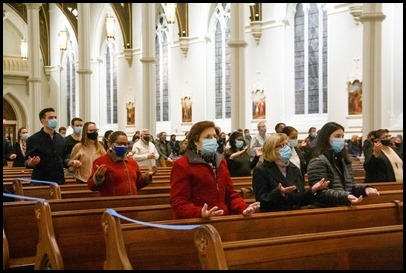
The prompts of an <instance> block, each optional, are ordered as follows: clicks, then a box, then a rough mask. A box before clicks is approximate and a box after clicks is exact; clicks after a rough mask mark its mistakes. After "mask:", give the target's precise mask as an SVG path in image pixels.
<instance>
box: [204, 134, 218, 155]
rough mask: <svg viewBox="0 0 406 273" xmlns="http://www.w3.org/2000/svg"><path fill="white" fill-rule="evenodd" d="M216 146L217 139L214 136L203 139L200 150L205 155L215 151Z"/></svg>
mask: <svg viewBox="0 0 406 273" xmlns="http://www.w3.org/2000/svg"><path fill="white" fill-rule="evenodd" d="M218 146H219V145H218V143H217V139H215V138H211V139H205V140H203V145H202V151H201V152H202V153H203V154H205V155H211V154H214V153H215V152H216V151H217V148H218Z"/></svg>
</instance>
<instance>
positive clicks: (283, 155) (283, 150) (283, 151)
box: [279, 145, 292, 162]
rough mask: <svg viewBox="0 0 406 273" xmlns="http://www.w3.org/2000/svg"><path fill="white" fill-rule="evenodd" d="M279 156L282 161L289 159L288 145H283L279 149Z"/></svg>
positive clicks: (290, 155) (289, 150)
mask: <svg viewBox="0 0 406 273" xmlns="http://www.w3.org/2000/svg"><path fill="white" fill-rule="evenodd" d="M279 157H280V159H281V160H282V161H285V162H286V161H289V159H290V158H291V157H292V149H291V148H290V147H289V146H288V145H285V146H284V147H283V148H281V149H280V150H279Z"/></svg>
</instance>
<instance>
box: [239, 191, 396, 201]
mask: <svg viewBox="0 0 406 273" xmlns="http://www.w3.org/2000/svg"><path fill="white" fill-rule="evenodd" d="M250 195H252V192H250V190H249V189H248V191H247V193H246V198H245V199H244V201H245V202H247V203H249V204H251V203H254V202H255V197H254V195H252V197H249V196H250ZM393 200H400V201H403V190H384V191H379V196H370V197H366V198H364V200H363V201H362V203H361V204H363V205H364V204H365V205H367V204H378V203H386V202H392V201H393Z"/></svg>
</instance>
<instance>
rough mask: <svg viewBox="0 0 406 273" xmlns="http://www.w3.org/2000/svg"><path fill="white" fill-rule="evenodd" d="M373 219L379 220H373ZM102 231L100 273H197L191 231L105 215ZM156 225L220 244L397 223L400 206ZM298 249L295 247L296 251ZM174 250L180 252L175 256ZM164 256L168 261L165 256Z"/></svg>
mask: <svg viewBox="0 0 406 273" xmlns="http://www.w3.org/2000/svg"><path fill="white" fill-rule="evenodd" d="M377 219H379V221H377ZM102 223H103V226H104V227H105V229H104V232H105V240H106V247H107V254H106V257H107V260H106V263H105V266H104V268H105V269H137V270H143V269H167V270H168V269H200V267H201V266H200V264H199V261H198V259H197V256H196V255H197V250H196V249H195V246H194V244H193V243H192V236H193V233H192V232H191V231H188V232H184V233H180V234H173V233H172V232H171V231H168V230H166V229H157V228H153V227H149V226H143V225H139V224H133V223H126V224H121V221H120V219H119V218H117V217H114V216H112V215H111V214H110V213H109V212H106V213H104V215H103V219H102ZM155 223H159V224H170V225H176V224H184V225H186V224H187V225H202V224H210V225H213V226H214V227H215V228H216V229H217V230H218V231H219V233H220V236H221V239H222V241H223V242H227V241H232V240H247V239H258V238H266V237H276V236H286V235H294V234H301V233H311V232H316V233H317V232H326V231H334V230H340V229H354V228H365V227H371V226H383V225H396V224H403V202H400V201H397V202H392V203H384V204H373V205H359V206H353V207H334V208H322V209H305V210H296V211H283V212H268V213H255V214H253V215H251V216H250V217H244V216H242V215H231V216H220V217H212V218H211V219H209V220H205V219H200V218H196V219H184V220H171V221H158V222H155ZM298 249H299V250H300V248H298ZM176 251H180V252H179V255H177V254H178V253H177V252H176ZM168 255H170V256H168Z"/></svg>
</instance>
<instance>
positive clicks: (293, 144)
mask: <svg viewBox="0 0 406 273" xmlns="http://www.w3.org/2000/svg"><path fill="white" fill-rule="evenodd" d="M297 144H298V140H297V139H289V140H288V145H289V147H291V148H294V147H297Z"/></svg>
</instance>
